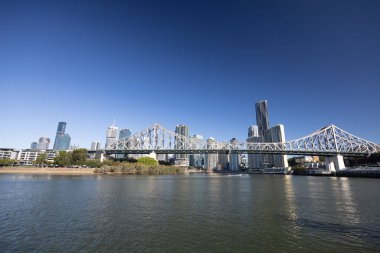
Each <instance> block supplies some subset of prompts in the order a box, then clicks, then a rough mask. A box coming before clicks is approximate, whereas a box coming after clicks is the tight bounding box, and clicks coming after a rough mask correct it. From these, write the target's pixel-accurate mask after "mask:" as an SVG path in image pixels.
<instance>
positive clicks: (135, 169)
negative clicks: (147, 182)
mask: <svg viewBox="0 0 380 253" xmlns="http://www.w3.org/2000/svg"><path fill="white" fill-rule="evenodd" d="M185 171H186V169H185V168H183V167H177V166H168V165H145V164H139V163H120V164H117V165H103V166H102V167H100V168H95V169H94V173H96V174H122V175H167V174H184V173H185Z"/></svg>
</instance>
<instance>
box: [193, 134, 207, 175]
mask: <svg viewBox="0 0 380 253" xmlns="http://www.w3.org/2000/svg"><path fill="white" fill-rule="evenodd" d="M191 138H192V139H194V140H203V135H199V134H195V135H193V137H191ZM194 143H195V142H194ZM192 148H193V149H197V148H198V147H197V146H196V145H195V144H194V147H192ZM204 156H205V155H204V154H191V155H189V165H190V166H195V167H198V168H200V167H203V165H204V159H205V158H204Z"/></svg>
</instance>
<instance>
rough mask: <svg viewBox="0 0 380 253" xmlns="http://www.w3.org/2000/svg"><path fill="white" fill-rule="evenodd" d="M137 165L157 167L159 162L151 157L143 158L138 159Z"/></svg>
mask: <svg viewBox="0 0 380 253" xmlns="http://www.w3.org/2000/svg"><path fill="white" fill-rule="evenodd" d="M137 163H140V164H145V165H157V161H156V160H155V159H153V158H151V157H141V158H139V159H137Z"/></svg>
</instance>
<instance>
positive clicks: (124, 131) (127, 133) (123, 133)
mask: <svg viewBox="0 0 380 253" xmlns="http://www.w3.org/2000/svg"><path fill="white" fill-rule="evenodd" d="M129 136H131V130H129V129H128V128H124V129H121V130H120V132H119V140H122V139H127V138H128V137H129Z"/></svg>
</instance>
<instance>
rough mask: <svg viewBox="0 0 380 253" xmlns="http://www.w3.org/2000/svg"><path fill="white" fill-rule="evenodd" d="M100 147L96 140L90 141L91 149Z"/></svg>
mask: <svg viewBox="0 0 380 253" xmlns="http://www.w3.org/2000/svg"><path fill="white" fill-rule="evenodd" d="M100 148H101V144H100V142H98V141H93V142H91V150H99V149H100Z"/></svg>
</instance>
